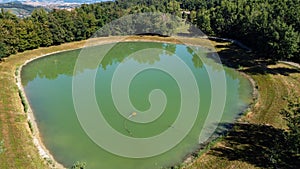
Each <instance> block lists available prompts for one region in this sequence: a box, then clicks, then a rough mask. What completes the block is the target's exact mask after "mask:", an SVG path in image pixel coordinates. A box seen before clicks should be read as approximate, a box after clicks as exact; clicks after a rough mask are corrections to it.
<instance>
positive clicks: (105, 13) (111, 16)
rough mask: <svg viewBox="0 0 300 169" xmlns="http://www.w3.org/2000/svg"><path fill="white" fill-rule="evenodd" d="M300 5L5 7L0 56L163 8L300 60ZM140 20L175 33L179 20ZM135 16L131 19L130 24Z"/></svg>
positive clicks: (286, 0) (272, 55) (219, 0)
mask: <svg viewBox="0 0 300 169" xmlns="http://www.w3.org/2000/svg"><path fill="white" fill-rule="evenodd" d="M299 11H300V3H299V0H281V1H273V0H264V1H263V0H235V1H232V0H210V1H206V0H115V1H112V2H102V3H97V4H90V5H87V4H84V5H82V6H81V7H79V8H76V9H75V10H73V11H66V10H53V11H51V12H47V11H45V10H43V9H36V10H35V11H34V12H33V13H32V15H31V16H30V17H28V18H25V19H20V18H17V17H16V16H14V15H13V14H10V13H8V12H5V11H4V10H2V11H1V12H0V32H1V34H0V58H1V57H6V56H9V55H10V54H14V53H16V52H22V51H24V50H29V49H34V48H38V47H46V46H51V45H58V44H61V43H64V42H71V41H79V40H83V39H87V38H89V37H90V36H91V35H93V34H94V33H95V31H96V30H98V29H99V28H102V27H103V26H104V25H106V24H107V23H110V22H111V21H113V20H115V19H117V18H120V17H122V16H125V15H128V14H135V13H141V12H142V13H146V12H162V13H169V14H172V15H175V16H179V17H181V18H183V19H186V20H188V21H190V22H191V23H193V24H195V25H197V26H198V27H199V28H200V29H201V30H202V31H203V32H204V33H206V34H207V35H211V36H220V37H227V38H233V39H238V40H240V41H242V42H243V43H245V44H246V45H248V46H250V47H251V48H253V49H254V50H255V51H257V53H261V54H263V56H264V57H267V58H269V59H272V60H279V59H284V60H293V61H298V62H299V60H300V59H299V44H300V39H299V29H300V26H299V25H300V12H299ZM141 21H143V24H147V22H150V21H152V22H156V25H154V26H153V27H152V28H150V30H155V29H156V28H157V26H161V27H164V28H160V30H163V31H160V32H157V33H160V34H164V35H170V34H172V33H173V32H174V31H173V29H174V28H175V27H176V26H178V25H176V23H170V24H169V23H167V24H166V23H165V22H163V21H162V20H155V18H154V19H153V18H152V19H151V18H149V20H148V19H146V20H141ZM130 22H132V19H131V20H128V22H127V24H128V23H130ZM135 23H136V22H135ZM120 29H123V28H119V29H117V28H116V29H114V30H111V31H112V32H111V31H109V30H108V31H106V32H105V33H102V34H101V36H106V35H111V34H112V35H119V34H122V33H121V32H123V30H120ZM126 29H128V30H127V32H126V33H128V32H129V33H132V34H134V33H135V32H136V31H138V30H137V28H134V27H128V28H126ZM148 29H149V28H147V29H146V28H145V30H142V31H141V30H139V32H147V30H148ZM118 30H119V31H118Z"/></svg>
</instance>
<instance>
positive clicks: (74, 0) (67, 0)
mask: <svg viewBox="0 0 300 169" xmlns="http://www.w3.org/2000/svg"><path fill="white" fill-rule="evenodd" d="M14 1H15V2H16V1H17V2H25V1H27V2H28V1H32V2H47V3H62V4H63V3H79V4H83V3H96V2H103V1H108V0H0V3H10V2H14Z"/></svg>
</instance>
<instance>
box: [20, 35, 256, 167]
mask: <svg viewBox="0 0 300 169" xmlns="http://www.w3.org/2000/svg"><path fill="white" fill-rule="evenodd" d="M110 38H111V39H110ZM151 38H152V37H150V38H147V36H146V38H145V37H143V36H123V37H108V38H107V37H106V38H103V39H102V38H96V40H95V42H96V43H95V44H93V45H88V46H94V45H95V46H96V45H104V44H110V43H118V42H134V41H141V42H161V43H174V44H186V45H193V46H201V45H200V44H196V43H193V42H190V43H184V40H183V41H181V40H179V41H174V40H178V39H180V38H181V37H170V38H171V39H166V38H161V37H160V38H161V40H158V39H155V38H153V39H151ZM106 39H108V40H106ZM187 39H189V38H187ZM190 39H193V38H190ZM196 40H198V41H201V40H208V41H209V39H207V38H197V39H196ZM92 41H93V40H92ZM75 43H76V42H75ZM86 44H89V41H86V40H85V42H84V43H83V45H80V46H78V47H74V48H73V47H71V48H70V49H66V50H58V51H55V52H49V53H46V54H42V55H39V56H35V57H33V58H30V59H28V60H26V61H25V62H24V63H23V64H21V65H20V66H17V69H16V70H15V80H16V84H17V87H18V89H19V91H20V92H21V93H20V94H21V95H23V96H24V99H25V103H24V104H26V105H27V107H28V111H27V112H25V114H26V116H27V122H28V125H27V126H28V128H29V131H28V132H29V133H30V134H31V136H32V142H33V144H34V145H35V147H36V148H37V150H38V153H39V155H40V157H41V158H42V159H43V160H44V161H45V162H46V164H47V165H48V166H49V167H50V168H57V169H64V168H66V167H65V166H64V165H62V164H60V163H59V162H57V161H56V160H55V158H54V156H53V155H52V154H51V153H50V151H49V150H48V149H47V148H46V146H45V145H44V143H43V140H42V137H41V136H40V132H39V129H38V125H37V122H36V119H35V116H34V113H33V111H32V109H31V106H30V104H29V101H28V98H27V96H26V93H25V90H24V88H23V85H22V80H21V74H22V73H21V72H22V68H23V67H24V66H26V65H27V64H28V63H30V62H32V61H34V60H37V59H40V58H43V57H47V56H51V55H53V54H57V53H62V52H68V51H73V50H78V49H82V48H84V47H86V46H85V45H86ZM211 46H213V45H211ZM201 47H205V46H201ZM221 64H222V63H221ZM235 70H236V69H235ZM236 71H237V72H239V73H240V75H241V76H243V77H245V78H246V79H248V80H249V82H250V83H251V85H252V90H253V91H252V92H253V93H252V97H253V98H252V99H253V102H252V103H250V104H249V105H248V106H247V107H246V108H245V109H244V110H242V111H241V112H240V113H239V114H238V116H237V118H236V119H235V121H233V123H236V122H237V121H238V120H239V119H240V118H241V117H243V116H244V115H245V113H246V112H247V110H248V109H251V108H252V106H253V105H254V104H255V103H256V102H257V98H258V91H257V89H256V83H255V81H254V79H252V77H250V76H249V75H247V74H246V73H243V72H241V71H238V70H236ZM23 106H24V105H23ZM219 137H220V136H217V137H214V138H212V139H209V142H206V143H203V144H199V147H200V148H198V149H196V150H195V151H194V152H193V153H191V154H188V155H187V156H186V157H185V158H184V159H183V160H182V162H181V164H183V165H187V166H188V165H190V164H192V163H193V162H194V160H195V159H196V158H195V157H194V156H193V155H192V154H194V153H200V152H201V151H203V150H204V148H205V147H206V146H208V145H210V142H211V141H213V142H214V141H215V140H216V139H217V138H219Z"/></svg>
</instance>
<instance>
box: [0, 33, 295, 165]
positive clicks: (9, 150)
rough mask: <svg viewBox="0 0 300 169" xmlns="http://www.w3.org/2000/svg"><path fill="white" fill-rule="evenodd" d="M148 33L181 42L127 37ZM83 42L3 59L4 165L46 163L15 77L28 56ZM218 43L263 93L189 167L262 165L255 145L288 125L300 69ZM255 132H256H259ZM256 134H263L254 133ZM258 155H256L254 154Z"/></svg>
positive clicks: (0, 119) (0, 127)
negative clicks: (284, 111) (285, 113)
mask: <svg viewBox="0 0 300 169" xmlns="http://www.w3.org/2000/svg"><path fill="white" fill-rule="evenodd" d="M145 39H146V40H149V41H153V40H154V41H168V42H173V43H176V42H178V41H177V40H175V39H172V38H159V37H147V38H145V37H143V38H141V37H134V38H128V40H145ZM117 40H120V38H118V37H116V38H112V37H110V38H103V39H102V41H101V43H107V42H112V41H117ZM185 42H186V41H185ZM188 42H190V43H193V44H195V43H196V44H199V45H201V44H203V40H200V41H199V40H195V39H191V40H188ZM84 44H85V41H82V42H74V43H69V44H64V45H60V46H53V47H49V48H40V49H36V50H32V51H26V52H23V53H19V54H16V55H13V56H10V57H9V58H7V59H5V62H2V63H0V88H1V90H0V141H1V140H3V141H4V145H3V147H4V149H5V151H4V152H3V153H1V154H0V168H4V169H5V168H18V169H19V168H48V167H47V165H46V164H45V162H44V160H42V159H40V157H39V155H38V151H37V149H36V147H35V146H34V144H33V143H32V138H31V137H32V136H31V134H30V133H31V131H30V129H29V125H28V123H27V115H26V113H25V112H24V107H23V106H22V100H21V99H20V97H19V92H18V87H17V85H16V83H15V82H16V80H15V71H16V69H17V67H19V66H20V65H22V64H23V63H25V61H26V60H29V59H32V58H36V57H38V56H41V55H44V54H47V53H52V52H56V51H61V50H68V49H75V48H80V47H83V45H84ZM214 44H215V45H216V46H217V47H218V48H219V50H220V54H221V56H223V58H225V59H227V62H226V63H227V64H228V66H230V67H234V68H239V69H241V71H244V72H245V73H247V74H249V75H251V77H252V78H253V79H254V80H255V81H256V83H257V86H258V90H259V94H260V95H259V99H258V102H257V104H256V105H255V106H254V108H253V109H252V110H251V112H249V113H248V115H247V116H245V117H244V118H243V119H242V120H241V121H243V122H248V123H247V125H246V123H240V125H239V124H237V125H236V126H237V127H235V130H234V131H233V132H232V133H234V134H235V135H237V137H236V138H235V137H234V136H231V135H230V133H229V136H228V137H225V138H224V139H223V141H221V142H219V143H217V144H216V145H215V146H214V147H213V148H212V149H211V150H210V151H208V152H207V153H205V154H204V155H202V156H201V158H199V159H198V160H197V161H196V162H195V163H194V164H193V165H192V166H191V167H190V168H255V167H264V166H263V163H262V162H263V160H264V159H263V158H261V157H260V156H263V154H261V153H262V152H261V151H259V150H257V152H256V151H254V150H255V149H253V148H259V147H260V146H261V145H264V144H265V141H269V140H270V138H269V137H270V134H274V133H268V132H273V131H274V132H276V131H277V130H279V129H282V128H285V127H286V126H285V123H284V121H283V120H282V117H281V115H280V113H279V111H280V109H281V108H283V107H284V106H285V104H286V102H285V101H284V100H283V97H284V96H287V95H289V94H290V93H291V92H292V91H293V92H296V93H297V95H298V96H299V93H300V92H299V91H300V87H299V82H300V73H299V71H298V70H296V69H294V68H292V67H290V66H287V65H284V64H275V65H269V64H270V63H268V62H264V61H258V60H253V59H250V58H249V55H250V54H246V53H245V52H243V51H241V50H238V49H237V48H235V47H234V46H226V44H228V43H214ZM235 132H237V133H235ZM239 132H240V133H239ZM253 133H254V134H253ZM256 133H257V134H258V135H255V134H256ZM234 134H233V135H234ZM275 134H276V133H275ZM241 135H242V136H244V137H245V138H247V139H249V140H251V141H250V142H247V141H246V140H247V139H241V138H240V136H241ZM257 136H259V138H256V137H257ZM250 137H253V138H250ZM272 138H273V137H272ZM268 139H269V140H268ZM257 141H258V142H257ZM270 146H272V144H270ZM267 148H268V147H267ZM255 156H256V157H257V159H256V158H254V157H255ZM249 157H250V158H249ZM251 157H253V158H251ZM257 160H260V161H257ZM260 162H261V163H260Z"/></svg>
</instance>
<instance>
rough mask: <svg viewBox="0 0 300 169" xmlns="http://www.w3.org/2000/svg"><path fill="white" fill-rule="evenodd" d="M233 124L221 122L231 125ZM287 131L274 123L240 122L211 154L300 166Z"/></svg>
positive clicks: (291, 168) (292, 168)
mask: <svg viewBox="0 0 300 169" xmlns="http://www.w3.org/2000/svg"><path fill="white" fill-rule="evenodd" d="M228 125H230V124H227V123H226V124H221V126H220V130H223V129H222V128H223V127H222V126H228ZM288 147H289V145H288V143H287V142H286V140H285V134H284V131H283V130H281V129H276V128H274V127H272V126H266V125H256V124H245V123H237V124H235V125H234V127H233V128H232V129H231V130H230V131H229V132H228V133H227V136H226V137H224V145H223V146H217V147H215V148H212V149H211V151H210V152H209V154H211V155H214V156H217V157H221V158H226V159H228V160H230V161H233V160H238V161H244V162H247V163H250V164H253V165H255V166H257V167H262V168H286V169H299V168H300V158H299V155H298V156H297V155H296V154H292V153H290V152H289V151H288V150H289V148H288Z"/></svg>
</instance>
